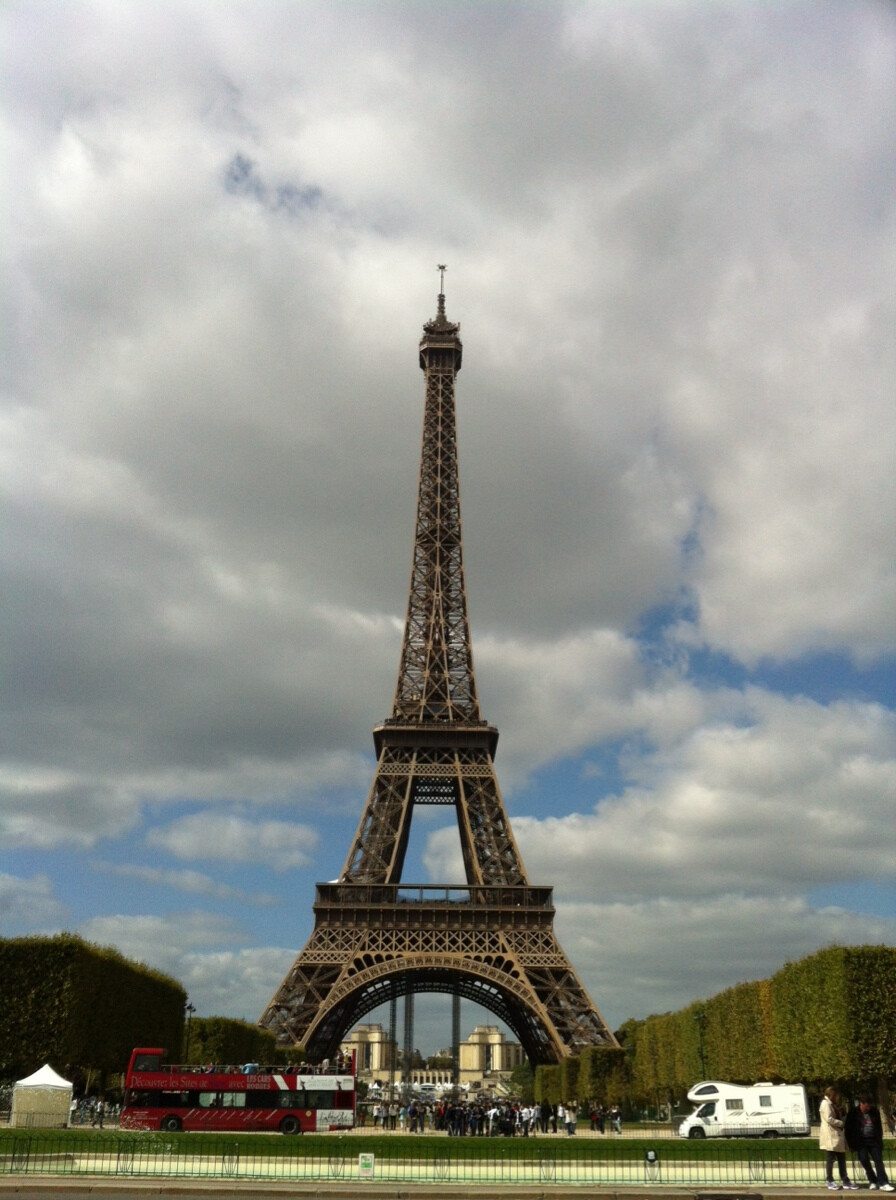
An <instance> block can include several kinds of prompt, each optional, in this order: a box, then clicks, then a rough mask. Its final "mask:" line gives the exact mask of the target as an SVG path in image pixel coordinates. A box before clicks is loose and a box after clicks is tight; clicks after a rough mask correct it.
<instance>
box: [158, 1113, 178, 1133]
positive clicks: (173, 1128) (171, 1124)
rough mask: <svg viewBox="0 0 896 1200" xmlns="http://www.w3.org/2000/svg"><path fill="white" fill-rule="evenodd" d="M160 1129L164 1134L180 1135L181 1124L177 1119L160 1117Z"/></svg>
mask: <svg viewBox="0 0 896 1200" xmlns="http://www.w3.org/2000/svg"><path fill="white" fill-rule="evenodd" d="M162 1128H163V1129H164V1130H165V1132H166V1133H180V1130H181V1124H180V1118H179V1117H162Z"/></svg>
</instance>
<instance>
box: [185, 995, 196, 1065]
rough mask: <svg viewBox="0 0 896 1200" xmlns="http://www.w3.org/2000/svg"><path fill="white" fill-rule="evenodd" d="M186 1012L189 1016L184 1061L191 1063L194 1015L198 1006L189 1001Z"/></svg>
mask: <svg viewBox="0 0 896 1200" xmlns="http://www.w3.org/2000/svg"><path fill="white" fill-rule="evenodd" d="M184 1011H185V1012H186V1014H187V1038H186V1041H187V1045H186V1048H185V1050H184V1061H185V1062H189V1061H190V1034H191V1032H192V1024H193V1013H194V1012H195V1011H196V1005H195V1004H191V1003H190V1001H189V1000H188V1001H187V1007H186V1009H185V1010H184Z"/></svg>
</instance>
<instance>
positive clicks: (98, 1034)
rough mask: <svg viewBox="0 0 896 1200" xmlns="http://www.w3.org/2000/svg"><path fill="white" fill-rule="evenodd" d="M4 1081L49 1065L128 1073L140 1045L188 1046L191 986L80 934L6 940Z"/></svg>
mask: <svg viewBox="0 0 896 1200" xmlns="http://www.w3.org/2000/svg"><path fill="white" fill-rule="evenodd" d="M0 979H2V980H3V997H4V1002H3V1004H2V1005H0V1076H2V1077H6V1078H14V1077H20V1076H22V1075H23V1074H30V1073H31V1072H32V1071H35V1070H37V1068H38V1067H40V1066H42V1065H43V1064H44V1063H49V1064H50V1065H51V1066H53V1067H55V1068H56V1069H57V1070H59V1071H62V1072H63V1073H66V1072H74V1071H77V1070H81V1071H86V1072H91V1071H97V1072H100V1073H101V1074H105V1073H107V1072H122V1071H124V1069H125V1067H126V1066H127V1063H128V1059H129V1057H130V1053H131V1050H132V1049H133V1048H134V1047H135V1046H140V1045H143V1046H165V1047H169V1046H175V1047H177V1048H179V1047H180V1045H181V1040H182V1037H183V1026H184V1005H185V1004H186V1000H187V995H186V992H185V991H184V989H183V987H182V986H181V985H180V984H179V983H178V982H177V981H176V980H174V979H171V978H169V977H168V976H167V975H162V974H160V973H159V972H158V971H152V970H150V969H149V968H148V967H145V966H143V965H142V964H140V963H134V962H130V961H129V960H128V959H126V958H124V956H123V955H121V954H119V953H118V951H117V950H112V949H110V948H108V947H100V946H93V945H91V944H90V943H88V942H85V941H83V940H82V939H81V938H79V937H76V936H74V935H72V934H68V933H63V934H59V935H58V936H57V937H49V938H41V937H32V938H13V939H11V940H8V941H0Z"/></svg>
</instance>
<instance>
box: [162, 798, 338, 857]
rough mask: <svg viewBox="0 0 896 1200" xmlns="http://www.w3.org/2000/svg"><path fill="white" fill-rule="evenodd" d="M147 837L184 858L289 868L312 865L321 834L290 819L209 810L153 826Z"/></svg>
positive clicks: (170, 852)
mask: <svg viewBox="0 0 896 1200" xmlns="http://www.w3.org/2000/svg"><path fill="white" fill-rule="evenodd" d="M146 840H147V842H148V843H149V845H151V846H160V847H162V848H163V849H165V850H167V851H168V852H169V854H173V855H174V856H175V857H176V858H180V859H199V860H207V861H208V860H210V861H218V862H230V863H245V862H252V863H262V864H266V865H267V866H269V867H271V868H272V869H273V870H275V871H285V870H288V869H290V868H296V867H304V866H308V865H309V864H310V862H311V856H312V854H313V852H314V851H315V850H316V849H317V844H318V835H317V834H316V833H315V832H314V830H313V829H310V828H309V827H308V826H307V825H297V824H294V823H291V822H289V821H265V820H258V819H249V818H248V817H239V816H233V815H231V816H228V815H226V814H218V813H214V812H207V813H200V814H196V815H194V816H189V817H180V818H178V820H176V821H172V822H171V823H170V824H169V825H167V826H165V827H164V828H160V829H152V830H150V832H149V833H148V834H147V837H146Z"/></svg>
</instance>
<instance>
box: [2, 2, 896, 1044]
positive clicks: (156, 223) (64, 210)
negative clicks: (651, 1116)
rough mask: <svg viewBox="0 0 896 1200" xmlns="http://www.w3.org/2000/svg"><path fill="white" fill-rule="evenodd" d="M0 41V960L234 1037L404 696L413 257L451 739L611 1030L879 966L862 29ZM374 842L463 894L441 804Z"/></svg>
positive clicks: (150, 14)
mask: <svg viewBox="0 0 896 1200" xmlns="http://www.w3.org/2000/svg"><path fill="white" fill-rule="evenodd" d="M0 19H2V22H3V25H4V27H5V28H4V30H3V43H4V46H5V51H4V53H5V55H6V57H7V63H6V67H5V71H4V75H5V78H6V89H7V90H6V95H5V103H4V115H3V123H4V139H5V142H6V145H7V152H6V154H5V158H6V159H7V162H8V166H9V169H8V171H7V184H6V197H5V203H4V207H5V209H6V211H7V220H6V222H5V225H6V236H5V237H4V239H3V255H4V259H5V261H4V268H5V278H6V280H7V284H8V286H7V287H6V288H5V289H4V291H5V295H4V299H5V301H6V306H7V314H6V316H7V319H6V320H5V321H4V322H3V324H4V328H5V329H6V330H7V331H8V338H7V341H6V345H5V353H4V355H3V359H4V366H3V390H2V399H3V407H2V413H0V422H2V435H0V463H2V467H0V481H2V489H3V501H2V503H3V514H4V515H3V520H2V539H0V563H2V567H0V569H2V596H3V601H2V610H0V611H2V654H3V668H2V679H3V686H2V706H3V710H2V733H3V757H2V765H0V845H2V849H3V853H2V858H0V934H2V935H3V936H19V935H23V934H29V933H37V932H51V931H57V930H62V929H68V930H75V931H77V932H79V933H80V934H82V935H83V936H84V937H86V938H88V939H90V940H92V941H96V942H99V943H102V944H111V945H114V946H117V947H119V948H120V949H121V950H122V951H123V952H125V953H126V954H128V955H132V956H134V957H137V958H140V959H142V960H143V961H145V962H147V963H150V964H151V965H153V966H156V967H159V968H161V969H163V970H165V971H168V972H170V973H172V974H174V975H175V976H176V977H177V978H179V979H180V980H181V981H182V982H183V983H184V984H185V986H186V987H187V989H188V991H189V994H190V997H191V999H192V1000H193V1002H194V1003H195V1004H196V1006H197V1008H198V1010H199V1012H200V1013H201V1014H204V1015H208V1014H211V1013H223V1014H226V1015H231V1016H240V1017H246V1018H248V1019H251V1020H255V1019H257V1017H258V1016H259V1014H260V1013H261V1011H262V1010H263V1008H264V1006H265V1005H266V1003H267V1001H268V1000H269V999H270V998H271V995H272V994H273V992H274V990H275V989H276V987H277V986H278V984H279V982H280V980H281V978H282V977H283V975H284V974H285V972H286V971H287V969H288V968H289V966H290V965H291V963H292V961H293V958H294V956H295V954H296V953H297V952H298V950H299V949H300V948H301V946H302V945H303V944H304V942H305V939H306V938H307V936H308V934H309V932H310V929H311V922H312V912H311V905H312V902H313V896H314V884H315V881H317V880H326V879H332V878H334V877H335V876H336V875H338V873H339V871H340V870H341V868H342V865H343V862H344V859H345V856H346V853H347V851H348V848H349V843H350V840H351V838H352V835H353V833H354V831H355V828H356V824H357V821H358V817H359V815H360V813H361V810H362V808H363V805H364V802H365V799H366V795H367V790H368V787H369V784H370V781H371V779H372V775H373V757H372V750H373V747H372V740H371V736H370V734H371V730H372V728H373V726H374V725H375V724H377V723H378V722H379V721H380V720H381V719H382V718H383V717H385V716H387V715H388V713H389V711H390V708H391V702H392V693H393V689H394V685H395V677H396V671H397V666H398V654H399V649H400V641H401V632H402V624H403V619H404V610H405V604H406V599H407V587H408V579H409V572H410V562H411V538H412V531H413V515H414V503H415V492H416V474H417V465H418V456H419V446H420V431H421V422H422V402H423V377H422V375H421V373H420V371H419V368H418V365H417V341H418V339H419V336H420V332H421V326H422V324H423V322H424V321H426V320H428V319H429V318H431V317H432V316H433V315H434V314H435V307H436V294H437V292H438V278H439V277H438V274H437V273H436V270H435V267H436V263H438V262H446V263H447V264H448V272H447V276H446V293H447V308H448V315H449V317H450V318H451V319H453V320H459V321H460V322H461V325H462V330H461V334H462V337H463V340H464V366H463V370H462V371H461V373H460V375H459V377H458V419H459V438H460V455H461V479H462V499H463V511H464V536H465V553H466V569H467V584H468V594H469V604H470V617H471V621H472V626H473V638H474V645H475V651H476V669H477V680H478V684H479V691H480V698H481V702H482V708H483V713H484V715H485V717H486V718H487V719H488V720H490V721H491V722H492V723H494V724H496V725H497V726H498V727H499V729H500V731H501V742H500V746H499V749H498V756H497V769H498V774H499V778H500V780H501V784H502V788H503V791H504V795H505V801H506V804H507V808H508V811H509V813H510V815H511V817H512V819H513V822H514V827H515V829H516V832H517V836H518V840H519V843H520V848H521V851H522V854H523V858H524V861H525V863H526V867H527V870H528V873H529V876H530V878H531V880H532V881H533V882H535V883H542V884H553V885H554V889H555V900H556V904H557V922H556V925H557V930H558V934H559V937H560V940H561V943H562V945H563V946H564V949H565V950H566V952H567V954H568V955H569V957H570V959H571V960H572V962H573V963H574V965H575V966H576V968H577V970H578V971H579V973H580V975H581V977H582V979H583V981H584V982H585V984H586V986H587V987H588V988H589V990H590V992H591V994H592V996H593V998H594V1000H595V1002H596V1004H597V1006H598V1007H599V1008H600V1010H601V1011H602V1013H603V1014H604V1016H605V1017H606V1019H607V1021H608V1022H609V1023H610V1024H611V1025H612V1026H613V1027H616V1026H618V1025H619V1024H620V1023H621V1022H622V1021H624V1020H625V1019H626V1018H628V1017H631V1016H635V1017H641V1016H645V1015H647V1014H648V1013H651V1012H657V1011H665V1010H669V1009H675V1008H677V1007H679V1006H681V1005H683V1004H685V1003H687V1002H688V1001H690V1000H693V999H695V998H699V997H706V996H709V995H711V994H713V993H714V992H716V991H718V990H720V989H722V988H724V987H726V986H729V985H731V984H734V983H736V982H738V981H741V980H745V979H755V978H761V977H764V976H767V975H769V974H771V973H772V972H774V971H775V970H777V969H778V968H779V967H780V966H781V965H783V963H784V962H785V961H787V960H788V959H793V958H798V957H800V956H802V955H805V954H808V953H810V952H811V951H813V950H815V949H817V948H819V947H821V946H825V945H829V944H831V943H835V942H839V943H863V942H875V943H887V944H889V945H896V837H894V835H893V824H894V820H893V818H894V812H896V790H894V789H896V761H894V760H896V719H894V713H896V683H894V676H896V672H894V665H896V657H894V645H896V573H894V553H893V551H894V544H896V536H894V534H896V529H894V526H896V489H894V477H896V472H894V463H896V446H894V440H896V438H894V429H896V419H894V413H893V396H894V380H896V369H894V357H896V354H894V346H896V344H894V339H893V329H894V327H896V319H894V317H896V314H894V308H896V303H894V285H893V280H894V278H896V220H894V216H896V204H894V190H893V179H894V177H896V169H894V168H896V164H894V159H896V88H894V77H896V10H894V9H893V7H892V6H891V5H889V4H886V3H883V2H881V3H874V2H871V0H867V2H866V0H840V2H835V0H807V2H803V3H801V2H798V0H794V2H790V3H786V2H783V0H780V2H770V3H755V4H751V3H744V2H743V0H738V2H737V3H725V2H716V3H709V2H708V0H705V2H702V3H698V2H696V0H694V2H685V0H679V2H674V0H665V2H660V0H655V2H653V3H647V2H641V3H638V2H635V0H628V2H626V3H622V2H621V0H619V2H612V0H600V2H598V0H592V2H576V0H568V2H563V0H551V2H550V3H549V2H548V0H540V2H539V3H525V2H519V3H514V2H509V0H508V2H503V3H498V2H492V3H487V2H485V0H479V2H475V3H474V2H472V0H453V2H449V3H445V4H440V5H435V4H428V3H423V2H422V0H414V2H410V0H393V2H386V0H368V2H364V0H362V2H361V3H357V2H349V0H335V2H334V0H326V2H320V3H318V2H316V0H308V2H305V0H293V2H287V0H226V2H224V3H213V2H212V0H155V2H154V3H152V4H150V3H146V2H145V0H139V2H137V0H43V2H41V3H35V2H34V0H8V2H7V3H5V4H4V5H3V10H2V17H0ZM411 851H412V853H411V859H412V861H411V863H410V865H409V866H408V867H407V868H406V870H405V876H404V878H405V881H407V882H427V881H433V882H439V883H445V882H459V881H460V880H461V879H462V870H461V867H460V859H459V846H458V842H457V836H456V831H455V830H454V829H453V828H446V827H445V814H444V812H442V811H441V810H433V809H423V810H422V811H421V812H420V813H419V815H418V817H417V819H416V822H415V825H414V830H413V842H412V847H411ZM483 1018H484V1014H482V1013H481V1012H477V1010H474V1009H472V1007H471V1008H470V1010H469V1011H467V1010H466V1009H465V1016H464V1025H465V1030H464V1032H465V1033H466V1032H467V1031H468V1029H469V1027H470V1026H471V1025H472V1024H473V1023H474V1021H475V1020H477V1019H483ZM430 1036H431V1043H430V1044H427V1037H430ZM427 1037H423V1036H422V1035H421V1037H420V1039H419V1040H420V1041H421V1042H422V1043H423V1048H424V1050H428V1049H435V1048H436V1046H438V1045H439V1044H444V1041H445V1038H444V1036H443V1033H442V1032H440V1031H434V1032H431V1034H429V1035H427Z"/></svg>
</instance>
